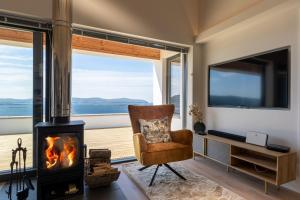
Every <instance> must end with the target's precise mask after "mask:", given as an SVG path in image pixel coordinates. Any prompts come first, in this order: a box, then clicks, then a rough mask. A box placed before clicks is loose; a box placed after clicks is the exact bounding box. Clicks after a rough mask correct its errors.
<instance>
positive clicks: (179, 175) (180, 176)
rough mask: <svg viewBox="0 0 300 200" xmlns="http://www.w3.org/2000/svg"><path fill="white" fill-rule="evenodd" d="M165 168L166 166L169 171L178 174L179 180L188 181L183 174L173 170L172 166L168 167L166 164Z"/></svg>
mask: <svg viewBox="0 0 300 200" xmlns="http://www.w3.org/2000/svg"><path fill="white" fill-rule="evenodd" d="M164 166H166V167H167V168H168V169H169V170H171V171H172V172H173V173H174V174H176V175H177V176H178V177H179V178H181V179H183V180H186V178H184V177H183V176H182V175H181V174H179V173H178V172H177V171H175V169H173V168H172V167H171V166H170V165H168V164H167V163H165V164H164Z"/></svg>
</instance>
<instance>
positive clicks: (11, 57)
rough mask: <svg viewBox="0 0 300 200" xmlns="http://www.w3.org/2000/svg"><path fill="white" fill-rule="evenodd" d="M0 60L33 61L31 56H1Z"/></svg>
mask: <svg viewBox="0 0 300 200" xmlns="http://www.w3.org/2000/svg"><path fill="white" fill-rule="evenodd" d="M0 60H14V61H33V58H32V57H31V56H19V55H18V56H13V55H0Z"/></svg>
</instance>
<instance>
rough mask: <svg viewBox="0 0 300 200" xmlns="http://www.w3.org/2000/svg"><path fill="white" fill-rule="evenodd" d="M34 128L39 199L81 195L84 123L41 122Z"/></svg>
mask: <svg viewBox="0 0 300 200" xmlns="http://www.w3.org/2000/svg"><path fill="white" fill-rule="evenodd" d="M36 128H37V135H36V137H37V138H36V139H37V147H36V156H37V162H38V163H37V197H38V199H41V200H48V199H58V198H63V199H66V198H68V197H70V196H73V195H77V194H82V193H83V176H84V157H83V156H84V144H83V133H84V122H83V121H71V122H68V123H58V124H55V123H47V122H41V123H38V124H37V125H36Z"/></svg>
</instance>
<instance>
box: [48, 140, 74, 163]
mask: <svg viewBox="0 0 300 200" xmlns="http://www.w3.org/2000/svg"><path fill="white" fill-rule="evenodd" d="M45 141H46V148H45V151H44V153H45V167H46V168H47V169H58V168H69V167H73V166H74V165H75V164H76V162H77V149H78V139H77V138H76V137H70V136H61V137H50V136H48V137H46V138H45Z"/></svg>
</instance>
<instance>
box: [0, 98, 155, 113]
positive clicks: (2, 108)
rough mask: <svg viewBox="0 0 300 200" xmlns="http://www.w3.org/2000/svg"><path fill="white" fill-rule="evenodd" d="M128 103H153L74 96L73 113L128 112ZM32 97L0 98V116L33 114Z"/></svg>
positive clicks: (138, 100) (137, 100) (126, 99)
mask: <svg viewBox="0 0 300 200" xmlns="http://www.w3.org/2000/svg"><path fill="white" fill-rule="evenodd" d="M128 105H152V103H149V102H147V101H145V100H140V99H128V98H118V99H104V98H72V114H75V115H76V114H109V113H127V112H128V109H127V107H128ZM31 115H32V99H0V116H31Z"/></svg>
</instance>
